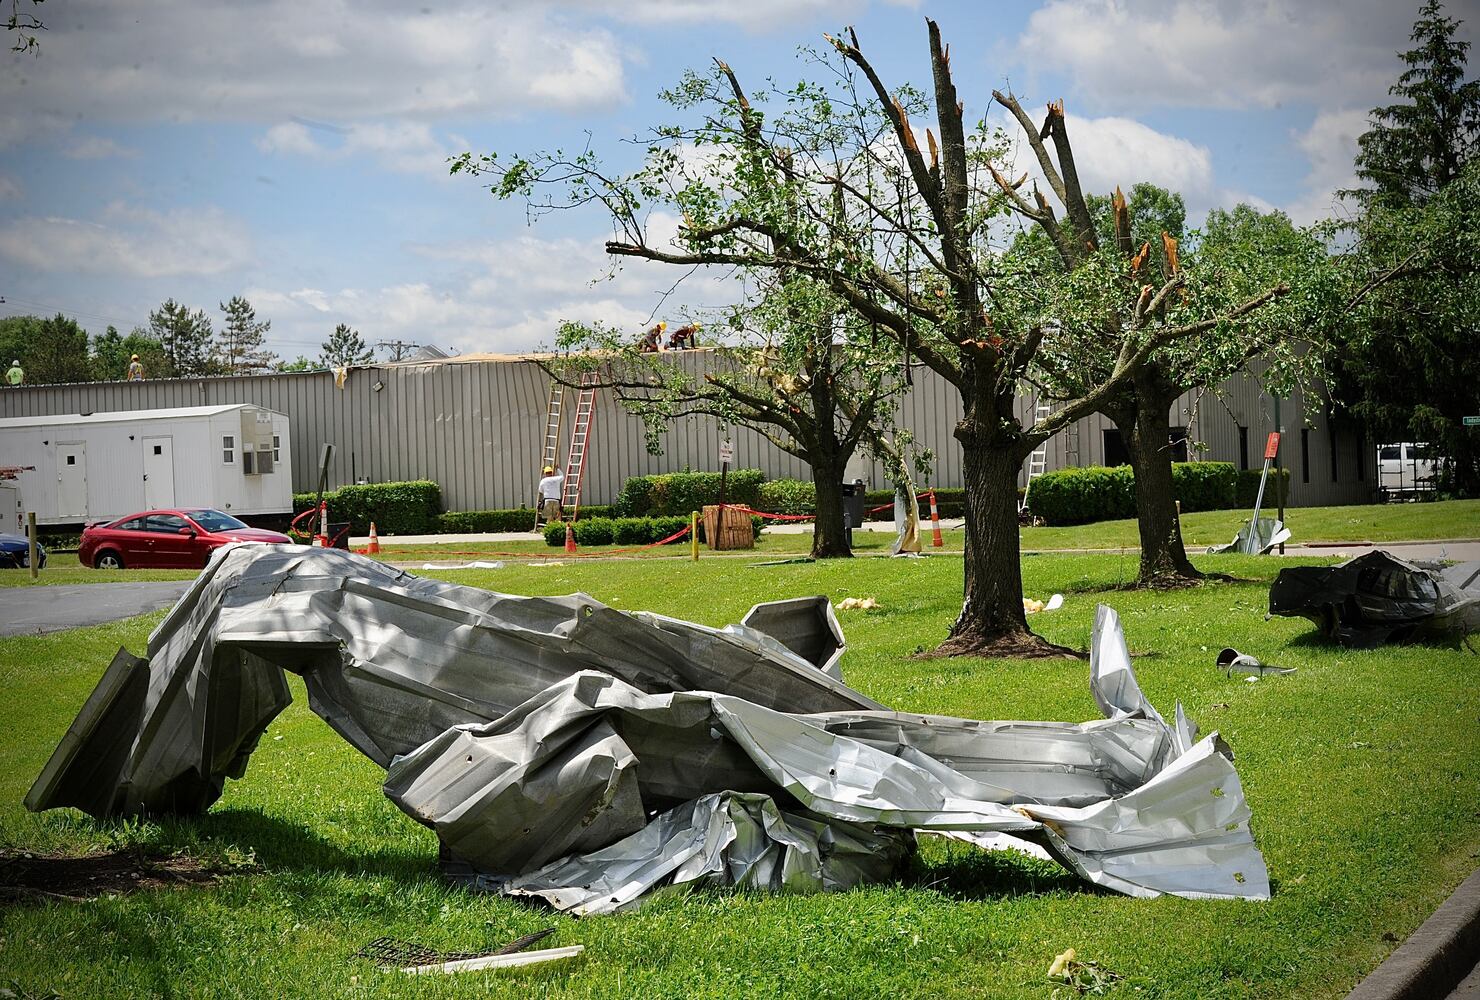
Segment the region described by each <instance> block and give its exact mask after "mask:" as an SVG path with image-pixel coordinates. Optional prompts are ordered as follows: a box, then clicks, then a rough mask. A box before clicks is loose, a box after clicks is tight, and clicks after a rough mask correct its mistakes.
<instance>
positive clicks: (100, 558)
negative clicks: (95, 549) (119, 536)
mask: <svg viewBox="0 0 1480 1000" xmlns="http://www.w3.org/2000/svg"><path fill="white" fill-rule="evenodd" d="M93 565H94V566H95V567H97V568H98V569H123V556H121V555H119V554H118V553H117V552H114V551H113V550H112V549H104V550H103V551H102V552H99V553H98V554H97V557H96V558H94V559H93Z"/></svg>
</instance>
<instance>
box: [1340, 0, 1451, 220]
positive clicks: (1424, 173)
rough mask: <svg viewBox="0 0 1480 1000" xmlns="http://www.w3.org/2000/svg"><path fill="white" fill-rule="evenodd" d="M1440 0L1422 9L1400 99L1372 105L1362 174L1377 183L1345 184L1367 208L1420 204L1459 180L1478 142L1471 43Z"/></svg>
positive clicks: (1397, 90)
mask: <svg viewBox="0 0 1480 1000" xmlns="http://www.w3.org/2000/svg"><path fill="white" fill-rule="evenodd" d="M1443 10H1444V7H1443V4H1441V3H1440V2H1439V0H1428V2H1427V3H1425V4H1424V5H1423V8H1422V9H1421V10H1420V11H1419V14H1418V21H1417V22H1415V23H1414V25H1413V34H1412V36H1411V38H1412V41H1413V42H1414V45H1415V46H1416V47H1415V48H1412V49H1409V50H1408V51H1407V52H1404V53H1401V54H1400V58H1401V59H1402V60H1403V63H1404V65H1406V66H1407V67H1408V68H1407V69H1406V70H1404V71H1403V73H1402V75H1400V76H1399V77H1398V82H1397V83H1395V84H1393V85H1392V86H1391V87H1389V88H1388V93H1389V94H1390V95H1392V96H1393V97H1396V98H1398V99H1399V100H1398V103H1396V104H1390V105H1388V106H1387V107H1383V108H1374V109H1373V110H1372V116H1371V119H1370V124H1371V126H1372V127H1371V128H1370V129H1368V131H1367V132H1366V133H1364V134H1363V135H1362V136H1361V138H1359V139H1358V140H1357V147H1358V152H1357V164H1356V165H1357V176H1358V177H1360V178H1361V179H1362V180H1363V181H1365V182H1367V183H1368V184H1370V185H1371V187H1365V188H1359V189H1356V190H1352V191H1343V192H1342V194H1343V195H1347V196H1349V197H1351V198H1353V199H1355V200H1356V201H1357V202H1358V203H1359V204H1361V205H1362V206H1363V207H1364V208H1372V207H1386V208H1401V207H1403V206H1405V205H1411V204H1421V203H1423V202H1424V201H1426V200H1427V199H1429V198H1430V197H1432V196H1433V195H1434V194H1436V193H1437V192H1439V191H1440V190H1442V189H1443V188H1445V187H1447V186H1448V185H1449V184H1451V183H1453V182H1454V181H1455V180H1456V179H1457V178H1458V177H1459V174H1460V170H1461V169H1462V168H1463V166H1464V164H1465V163H1466V162H1467V161H1468V160H1470V159H1471V158H1473V157H1474V155H1475V152H1476V150H1477V148H1480V80H1471V81H1469V82H1468V83H1466V82H1465V56H1466V52H1467V51H1468V50H1469V48H1470V43H1469V42H1465V41H1459V40H1458V39H1456V38H1455V37H1454V34H1455V29H1456V28H1458V27H1459V26H1460V24H1461V23H1462V22H1460V21H1456V20H1454V19H1453V18H1450V17H1445V16H1444V13H1443Z"/></svg>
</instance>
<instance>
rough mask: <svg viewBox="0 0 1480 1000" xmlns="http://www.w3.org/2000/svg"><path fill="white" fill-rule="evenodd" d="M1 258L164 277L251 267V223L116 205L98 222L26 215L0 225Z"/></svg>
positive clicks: (41, 266)
mask: <svg viewBox="0 0 1480 1000" xmlns="http://www.w3.org/2000/svg"><path fill="white" fill-rule="evenodd" d="M0 257H4V258H6V259H7V260H9V261H11V262H13V263H15V264H18V265H20V266H23V267H29V268H33V269H35V270H37V271H59V272H64V273H77V272H82V273H91V274H102V275H119V276H126V277H134V278H161V277H173V276H179V275H214V274H223V273H225V272H227V271H231V270H234V269H237V268H240V267H243V266H245V265H247V264H248V263H250V262H251V259H252V241H251V237H250V236H249V234H248V232H247V228H246V226H245V225H244V224H243V223H242V222H241V221H240V220H239V219H237V218H235V217H233V216H231V215H228V214H227V213H226V212H224V211H222V210H221V209H219V208H215V207H206V208H198V209H193V208H179V209H172V210H170V211H168V212H155V211H153V210H151V209H146V208H140V207H138V206H133V205H128V204H126V203H123V202H115V203H113V204H112V205H109V206H108V207H107V208H106V209H105V210H104V211H103V213H102V216H101V217H100V219H99V220H98V221H84V220H79V219H68V218H59V217H56V216H44V217H43V216H27V217H23V218H19V219H15V220H13V221H11V222H9V223H8V224H6V225H5V226H3V227H0Z"/></svg>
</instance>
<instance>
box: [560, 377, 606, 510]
mask: <svg viewBox="0 0 1480 1000" xmlns="http://www.w3.org/2000/svg"><path fill="white" fill-rule="evenodd" d="M600 384H601V380H600V378H599V377H598V376H597V374H596V373H595V372H587V373H585V374H584V375H582V376H581V391H580V395H579V396H578V397H576V416H575V423H573V424H572V425H571V428H570V448H569V449H568V450H567V451H566V453H565V491H564V495H563V496H562V497H561V498H560V505H561V507H562V508H564V510H565V519H566V520H567V521H574V520H575V519H576V514H577V512H578V511H579V510H580V509H581V481H582V480H583V479H584V477H585V474H586V456H587V454H588V453H589V452H590V448H591V422H592V419H593V418H594V417H595V416H596V390H597V389H598V388H600Z"/></svg>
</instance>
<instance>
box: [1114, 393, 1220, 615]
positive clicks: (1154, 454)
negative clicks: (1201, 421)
mask: <svg viewBox="0 0 1480 1000" xmlns="http://www.w3.org/2000/svg"><path fill="white" fill-rule="evenodd" d="M1138 388H1139V387H1138ZM1171 405H1172V400H1171V399H1170V398H1168V397H1167V396H1166V395H1164V394H1155V393H1144V394H1141V393H1138V396H1137V399H1136V402H1135V404H1134V405H1131V406H1129V407H1126V408H1124V409H1121V410H1118V412H1117V413H1116V414H1112V415H1111V417H1112V419H1114V420H1115V423H1116V424H1117V425H1118V426H1119V427H1120V429H1121V433H1122V434H1124V435H1125V437H1126V450H1127V451H1128V452H1129V453H1130V460H1131V469H1132V470H1133V471H1134V472H1135V474H1136V525H1137V527H1138V528H1139V530H1140V534H1141V572H1140V575H1139V577H1138V578H1137V580H1136V585H1137V586H1139V587H1173V586H1179V585H1182V584H1186V583H1190V582H1192V581H1195V580H1201V579H1202V578H1203V574H1202V573H1201V572H1199V571H1198V569H1197V567H1195V566H1193V565H1192V563H1191V561H1190V560H1188V558H1187V550H1186V549H1185V548H1184V547H1183V545H1182V525H1181V523H1180V521H1179V520H1178V518H1177V498H1176V496H1175V494H1174V492H1173V489H1172V457H1171V452H1170V449H1169V443H1170V439H1171V425H1170V422H1169V421H1168V420H1167V410H1168V409H1169V408H1170V407H1171Z"/></svg>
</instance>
